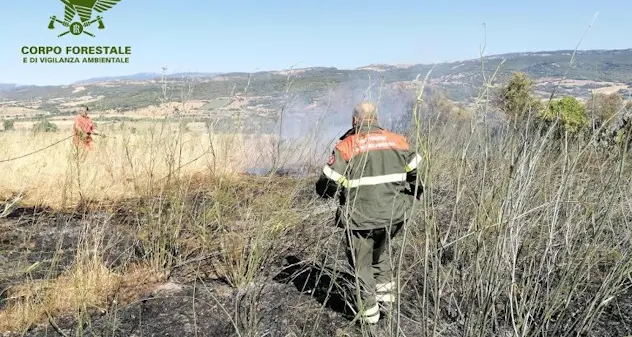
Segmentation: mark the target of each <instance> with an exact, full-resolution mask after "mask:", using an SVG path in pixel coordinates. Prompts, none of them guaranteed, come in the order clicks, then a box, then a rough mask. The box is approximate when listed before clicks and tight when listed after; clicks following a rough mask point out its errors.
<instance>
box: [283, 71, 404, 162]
mask: <svg viewBox="0 0 632 337" xmlns="http://www.w3.org/2000/svg"><path fill="white" fill-rule="evenodd" d="M310 97H311V95H310V94H309V93H308V92H303V93H301V92H299V93H291V92H290V93H289V94H288V95H287V97H285V98H284V99H285V101H284V102H283V103H284V104H283V108H282V111H281V112H282V113H280V116H279V119H278V123H277V125H276V127H275V130H274V131H273V132H274V133H275V134H277V135H278V136H279V139H280V142H281V144H282V146H280V148H282V149H283V150H282V151H283V153H282V154H279V155H280V156H284V157H285V158H283V160H281V161H282V162H283V163H285V164H286V165H287V164H291V165H321V164H322V162H323V161H324V160H326V159H327V157H328V156H329V155H330V154H331V151H332V150H333V147H334V145H335V143H336V142H337V141H338V139H339V138H340V137H341V136H342V135H343V134H344V133H345V132H347V130H349V128H351V115H352V111H353V108H354V107H355V105H356V104H358V103H360V102H361V101H372V102H375V103H377V104H378V114H379V123H380V125H381V126H382V127H385V128H387V129H394V128H395V125H396V124H397V123H398V122H400V121H401V120H402V118H405V116H408V115H409V110H410V104H411V101H412V97H413V95H412V93H411V92H410V91H406V90H401V89H398V88H396V87H394V86H393V85H389V84H384V83H378V82H375V81H373V82H372V81H369V80H368V79H367V80H364V81H354V82H344V83H340V84H337V85H335V86H333V87H331V88H330V90H329V92H327V94H326V95H322V97H318V98H317V99H315V100H314V99H311V98H310ZM288 157H289V158H288Z"/></svg>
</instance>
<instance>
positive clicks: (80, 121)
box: [73, 115, 94, 149]
mask: <svg viewBox="0 0 632 337" xmlns="http://www.w3.org/2000/svg"><path fill="white" fill-rule="evenodd" d="M93 130H94V124H93V123H92V120H91V119H90V117H88V116H85V117H84V116H81V115H78V116H77V117H75V123H74V125H73V132H74V137H73V143H74V144H75V146H76V147H78V148H87V149H90V148H92V131H93Z"/></svg>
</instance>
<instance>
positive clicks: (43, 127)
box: [32, 119, 59, 133]
mask: <svg viewBox="0 0 632 337" xmlns="http://www.w3.org/2000/svg"><path fill="white" fill-rule="evenodd" d="M32 130H33V132H35V133H39V132H57V131H59V128H57V125H56V124H54V123H51V122H50V121H49V120H47V119H44V120H42V121H40V122H38V123H35V124H33V129H32Z"/></svg>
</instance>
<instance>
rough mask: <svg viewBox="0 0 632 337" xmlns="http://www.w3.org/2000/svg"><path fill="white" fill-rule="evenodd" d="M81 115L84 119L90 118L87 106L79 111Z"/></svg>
mask: <svg viewBox="0 0 632 337" xmlns="http://www.w3.org/2000/svg"><path fill="white" fill-rule="evenodd" d="M79 114H80V115H81V116H83V117H87V116H88V107H87V106H85V105H84V106H82V107H81V109H80V110H79Z"/></svg>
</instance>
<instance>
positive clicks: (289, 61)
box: [0, 0, 632, 85]
mask: <svg viewBox="0 0 632 337" xmlns="http://www.w3.org/2000/svg"><path fill="white" fill-rule="evenodd" d="M0 4H1V5H0V41H2V46H1V47H0V83H18V84H38V85H47V84H67V83H71V82H74V81H77V80H81V79H86V78H90V77H98V76H118V75H125V74H133V73H138V72H160V71H161V68H162V66H163V65H166V66H167V67H168V69H169V70H168V71H169V72H181V71H201V72H229V71H245V72H251V71H258V70H271V69H287V68H289V67H291V66H293V65H294V66H296V67H309V66H334V67H338V68H355V67H358V66H362V65H367V64H371V63H434V62H445V61H456V60H462V59H471V58H476V57H478V53H479V47H480V45H481V44H482V43H483V41H484V33H483V32H484V31H483V26H482V23H483V22H485V23H486V26H487V49H486V54H487V55H491V54H498V53H505V52H522V51H537V50H555V49H573V48H574V47H575V45H576V44H577V43H578V41H579V39H580V38H581V36H582V35H583V33H584V31H585V30H586V28H587V27H588V25H589V24H590V23H591V21H592V20H593V17H594V15H595V13H596V12H599V15H598V16H597V19H596V21H595V24H594V25H593V27H592V29H591V30H590V31H589V33H588V35H587V37H586V38H585V40H584V41H583V43H582V45H581V47H580V48H581V49H622V48H630V47H632V39H631V38H630V37H629V33H628V32H629V31H630V30H631V29H632V20H630V19H629V17H628V16H629V15H630V13H632V1H630V0H601V1H589V0H583V1H582V0H575V1H567V0H548V1H543V0H529V1H526V0H525V1H520V2H513V1H507V0H504V1H499V0H477V1H474V0H472V1H467V0H455V1H422V0H417V1H403V0H390V1H387V0H381V1H376V0H361V1H356V0H320V1H309V2H308V1H303V2H300V1H289V0H287V1H280V0H270V1H264V0H259V1H245V0H235V1H226V0H224V1H210V0H180V1H164V0H152V1H149V0H122V1H121V2H120V3H119V4H118V5H116V6H115V7H113V8H112V9H111V10H109V11H107V12H105V13H103V17H104V24H105V26H106V29H104V30H97V29H96V27H92V29H91V31H93V32H94V33H95V35H96V37H95V38H91V37H88V36H82V37H75V36H70V35H69V36H67V37H64V38H57V34H59V33H60V32H61V27H58V29H57V30H55V31H50V30H48V29H47V26H48V22H49V17H50V16H51V15H56V16H57V17H63V4H62V3H61V2H60V1H56V0H46V1H41V0H40V1H35V0H19V1H9V0H0ZM58 26H59V25H58ZM32 45H35V46H40V45H50V46H53V45H59V46H62V47H63V46H67V45H129V46H131V47H132V56H131V61H130V64H125V65H93V64H79V65H78V64H71V65H62V64H22V55H21V52H20V49H21V47H22V46H32Z"/></svg>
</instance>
